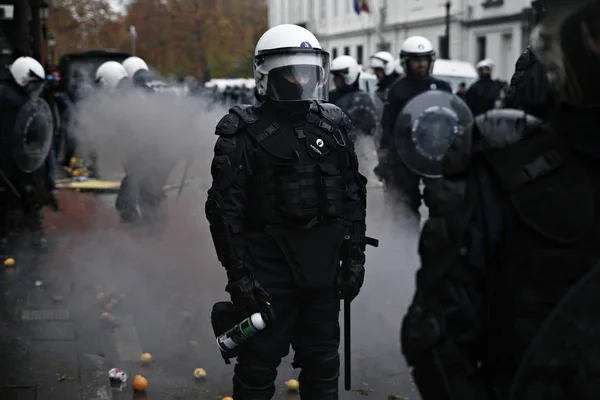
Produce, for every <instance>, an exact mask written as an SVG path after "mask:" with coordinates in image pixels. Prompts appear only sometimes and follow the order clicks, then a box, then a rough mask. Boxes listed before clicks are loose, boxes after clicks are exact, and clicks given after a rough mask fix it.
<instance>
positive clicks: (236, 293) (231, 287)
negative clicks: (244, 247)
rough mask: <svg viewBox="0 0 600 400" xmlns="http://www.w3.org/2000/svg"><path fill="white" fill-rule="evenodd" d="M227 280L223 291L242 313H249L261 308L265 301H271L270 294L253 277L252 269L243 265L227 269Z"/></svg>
mask: <svg viewBox="0 0 600 400" xmlns="http://www.w3.org/2000/svg"><path fill="white" fill-rule="evenodd" d="M227 277H228V279H229V282H228V283H227V286H226V287H225V291H226V292H227V293H229V294H230V295H231V302H232V303H233V306H234V307H235V308H236V309H237V310H238V311H240V313H243V314H244V315H250V314H253V313H255V312H259V311H261V310H263V309H264V308H265V306H266V304H265V303H270V302H271V296H269V294H268V293H267V292H266V291H265V290H264V289H263V288H262V287H261V286H260V284H259V283H258V282H257V281H256V280H255V279H254V274H252V271H250V270H248V269H247V268H244V267H239V268H236V269H235V270H230V271H227Z"/></svg>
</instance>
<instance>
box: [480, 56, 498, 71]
mask: <svg viewBox="0 0 600 400" xmlns="http://www.w3.org/2000/svg"><path fill="white" fill-rule="evenodd" d="M495 65H496V64H494V61H493V60H492V59H490V58H486V59H485V60H481V61H479V62H478V63H477V65H475V69H476V70H477V71H479V70H480V69H482V68H487V69H489V70H490V74H491V73H492V72H494V67H495Z"/></svg>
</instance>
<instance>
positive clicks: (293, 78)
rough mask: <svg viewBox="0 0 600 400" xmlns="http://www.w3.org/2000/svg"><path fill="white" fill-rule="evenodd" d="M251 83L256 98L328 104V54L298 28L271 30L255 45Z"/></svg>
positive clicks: (284, 26) (282, 27)
mask: <svg viewBox="0 0 600 400" xmlns="http://www.w3.org/2000/svg"><path fill="white" fill-rule="evenodd" d="M254 80H255V82H256V92H257V94H258V96H259V97H266V98H270V99H271V100H274V101H278V102H279V101H280V102H290V101H306V100H327V96H328V93H329V53H327V52H326V51H323V50H322V49H321V44H320V43H319V41H318V40H317V38H316V37H315V35H313V34H312V33H310V32H309V31H308V30H306V29H304V28H302V27H300V26H298V25H291V24H284V25H278V26H274V27H273V28H271V29H269V30H268V31H266V32H265V33H264V34H263V35H262V36H261V37H260V39H259V40H258V43H257V44H256V48H255V50H254Z"/></svg>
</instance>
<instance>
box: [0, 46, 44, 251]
mask: <svg viewBox="0 0 600 400" xmlns="http://www.w3.org/2000/svg"><path fill="white" fill-rule="evenodd" d="M45 78H46V75H45V72H44V68H43V67H42V65H41V64H40V63H39V62H38V61H36V60H35V59H33V58H31V57H19V58H17V59H16V60H15V61H14V62H13V63H12V65H11V66H10V78H9V79H8V80H6V81H4V82H2V84H0V251H2V253H4V252H6V250H7V245H8V234H9V215H10V211H11V210H14V208H15V206H16V207H17V208H21V209H22V210H23V219H24V225H25V228H26V230H27V231H28V232H29V233H30V234H31V235H32V243H33V245H35V246H45V244H46V239H45V237H44V231H43V226H42V215H41V206H42V201H41V198H42V197H43V196H44V194H46V193H45V192H44V188H43V186H44V175H45V171H44V167H43V164H44V162H45V161H46V159H47V157H48V155H49V153H50V148H51V146H52V139H53V122H52V112H51V110H50V107H49V106H48V104H47V103H46V102H45V101H44V100H43V99H41V98H39V96H40V94H41V92H42V89H43V85H44V80H45Z"/></svg>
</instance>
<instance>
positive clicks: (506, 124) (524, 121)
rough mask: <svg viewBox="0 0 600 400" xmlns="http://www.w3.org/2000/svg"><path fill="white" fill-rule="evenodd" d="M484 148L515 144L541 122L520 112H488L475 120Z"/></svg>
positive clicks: (502, 110)
mask: <svg viewBox="0 0 600 400" xmlns="http://www.w3.org/2000/svg"><path fill="white" fill-rule="evenodd" d="M475 123H476V125H477V128H479V132H480V133H481V137H482V138H483V141H484V142H485V143H484V144H485V147H489V148H502V147H507V146H510V145H512V144H515V143H517V142H519V141H521V140H522V139H524V138H525V137H527V136H528V135H529V134H530V133H531V132H533V131H534V130H535V129H536V128H539V127H540V126H541V125H542V123H543V122H542V120H540V119H538V118H536V117H534V116H532V115H529V114H526V113H525V112H524V111H522V110H513V109H501V110H490V111H488V112H486V113H485V114H481V115H479V116H478V117H476V118H475Z"/></svg>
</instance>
